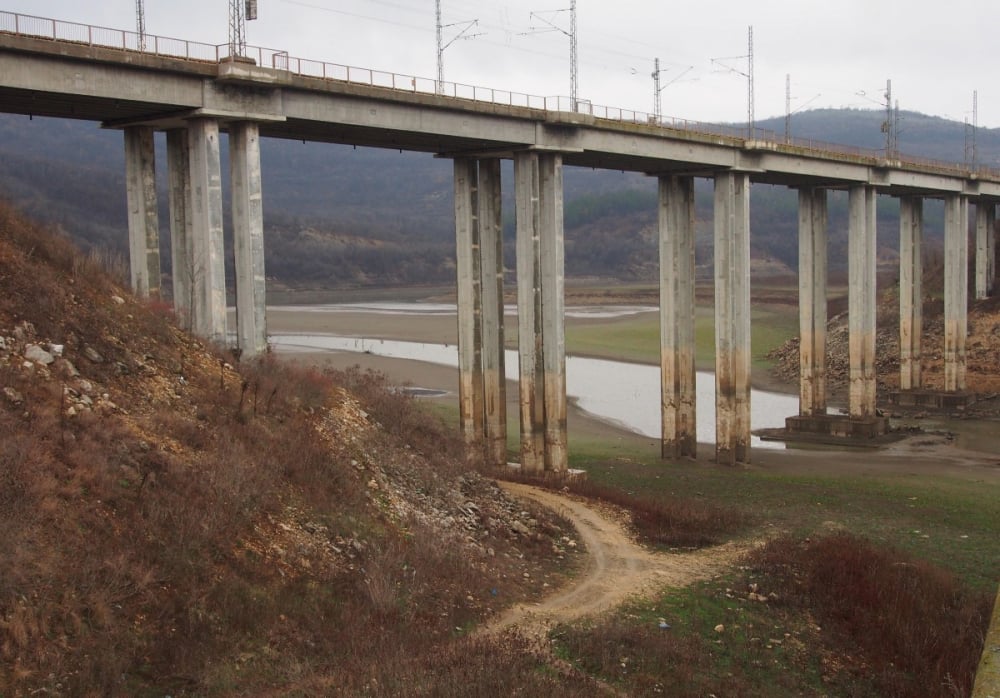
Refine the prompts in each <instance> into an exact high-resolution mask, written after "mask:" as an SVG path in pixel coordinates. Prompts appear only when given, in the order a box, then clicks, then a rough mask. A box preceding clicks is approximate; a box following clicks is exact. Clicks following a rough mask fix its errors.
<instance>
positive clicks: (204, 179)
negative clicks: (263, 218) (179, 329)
mask: <svg viewBox="0 0 1000 698" xmlns="http://www.w3.org/2000/svg"><path fill="white" fill-rule="evenodd" d="M188 164H189V166H190V178H191V210H190V215H191V249H192V265H191V279H192V283H191V299H190V301H191V329H192V331H193V332H194V333H195V334H196V335H198V336H199V337H202V338H204V339H207V340H209V341H213V342H217V343H220V344H222V343H224V342H225V341H226V269H225V263H224V258H223V255H224V251H223V244H222V165H221V162H220V154H219V123H218V121H217V120H215V119H211V118H197V119H191V120H190V121H188Z"/></svg>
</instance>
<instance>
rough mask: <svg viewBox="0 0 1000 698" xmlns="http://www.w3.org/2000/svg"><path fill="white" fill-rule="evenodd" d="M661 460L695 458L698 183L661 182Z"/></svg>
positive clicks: (677, 179) (685, 180)
mask: <svg viewBox="0 0 1000 698" xmlns="http://www.w3.org/2000/svg"><path fill="white" fill-rule="evenodd" d="M659 239H660V381H661V390H660V396H661V398H660V414H661V425H662V445H661V455H662V457H663V458H665V459H674V458H681V457H684V456H690V457H692V458H693V457H695V456H696V455H697V447H698V443H697V441H698V431H697V425H696V422H695V417H696V406H697V390H696V386H695V362H694V353H695V352H694V267H695V259H694V178H692V177H660V178H659Z"/></svg>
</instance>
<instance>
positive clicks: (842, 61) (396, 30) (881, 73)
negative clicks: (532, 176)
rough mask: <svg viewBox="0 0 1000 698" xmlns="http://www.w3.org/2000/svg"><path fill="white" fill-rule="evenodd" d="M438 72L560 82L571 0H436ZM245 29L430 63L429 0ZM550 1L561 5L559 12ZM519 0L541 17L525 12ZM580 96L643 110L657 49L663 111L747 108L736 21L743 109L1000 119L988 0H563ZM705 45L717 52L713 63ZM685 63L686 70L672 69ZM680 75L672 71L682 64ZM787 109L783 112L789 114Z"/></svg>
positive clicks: (314, 10) (102, 15)
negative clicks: (440, 29) (892, 111)
mask: <svg viewBox="0 0 1000 698" xmlns="http://www.w3.org/2000/svg"><path fill="white" fill-rule="evenodd" d="M144 2H145V14H146V32H147V34H155V35H159V36H167V37H175V38H183V39H190V40H196V41H201V42H205V43H210V44H224V43H226V42H227V41H228V38H227V37H228V34H227V30H228V8H229V2H228V0H169V1H168V0H144ZM441 3H442V15H443V24H446V25H448V24H451V25H453V26H448V27H446V28H445V29H444V37H445V42H448V41H450V40H451V39H452V38H454V37H455V36H456V34H457V33H458V32H459V31H461V30H462V27H463V25H464V23H466V22H468V21H471V20H478V26H476V27H474V28H472V29H471V32H472V33H481V35H480V36H476V37H474V38H471V39H469V40H456V41H454V42H453V43H452V44H451V45H450V46H448V47H447V49H446V50H445V52H444V63H445V79H446V80H449V81H454V82H460V83H466V84H470V85H481V86H487V87H497V88H503V89H509V90H512V91H517V92H524V93H529V94H536V95H568V94H569V73H570V70H569V38H568V36H567V35H566V34H564V33H561V32H560V31H549V32H546V33H531V31H532V28H536V29H539V28H547V27H548V26H549V25H547V24H546V23H545V21H544V20H548V21H549V22H551V23H552V24H555V25H557V26H558V27H560V28H561V29H563V30H565V31H566V32H567V33H568V31H569V28H570V13H569V4H570V0H498V1H496V2H490V1H488V0H441ZM258 4H259V17H260V18H259V19H258V20H257V21H254V22H248V23H247V42H248V44H252V45H259V46H265V47H268V48H274V49H282V50H286V51H288V53H289V54H290V55H292V56H298V57H302V58H314V59H319V60H325V61H329V62H332V63H339V64H347V65H352V66H360V67H372V68H378V69H383V70H388V71H393V72H397V73H402V74H407V75H416V76H419V77H427V78H434V77H435V76H436V74H437V63H436V60H437V52H436V38H435V0H258ZM0 10H6V11H10V12H19V13H23V14H29V15H34V16H41V17H49V18H55V19H64V20H70V21H76V22H82V23H88V24H95V25H101V26H106V27H112V28H121V29H129V30H134V29H135V26H136V3H135V0H102V1H101V2H99V3H98V2H86V1H81V0H0ZM559 10H563V11H559ZM532 12H534V13H536V14H537V15H539V16H540V17H541V19H538V18H532V17H531V13H532ZM577 25H578V28H577V36H578V43H579V85H580V88H579V96H580V98H582V99H588V100H590V101H591V102H593V103H594V104H597V105H610V106H616V107H623V108H627V109H634V110H639V111H644V112H652V111H653V79H652V75H651V74H652V72H653V59H654V57H658V58H659V59H660V67H661V69H662V70H663V72H662V73H661V81H662V84H664V85H666V84H667V83H668V82H669V81H671V80H673V79H674V78H675V77H676V78H679V79H678V80H677V82H675V83H673V84H670V85H668V86H666V87H664V88H663V91H662V93H661V94H662V100H663V112H664V114H665V115H667V116H675V117H680V118H688V119H693V120H702V121H731V122H744V123H745V122H746V119H747V79H746V77H745V76H744V75H743V74H741V73H744V74H745V73H746V72H747V70H748V61H747V54H748V41H747V29H748V27H749V26H751V25H752V26H753V37H754V71H753V74H754V87H755V113H756V117H757V119H758V120H759V119H763V118H767V117H771V116H783V115H784V114H785V108H786V107H785V105H786V100H785V92H786V91H785V81H786V75H790V76H791V109H792V111H793V112H794V111H796V110H805V109H812V108H816V107H856V108H863V109H878V108H879V107H880V105H884V103H885V87H886V80H887V79H891V80H892V91H893V92H892V94H893V101H895V100H898V101H899V105H900V108H901V109H904V110H915V111H920V112H924V113H927V114H933V115H937V116H943V117H947V118H951V119H955V120H957V121H964V120H966V119H968V120H969V121H972V116H973V109H972V104H973V91H974V90H978V93H979V112H978V115H979V116H978V119H979V124H980V125H981V126H987V127H997V126H1000V80H998V79H997V76H996V68H997V65H998V63H1000V57H998V54H997V51H996V49H995V47H996V45H997V40H996V31H997V29H998V28H1000V2H997V1H996V0H951V1H950V2H941V0H933V1H932V0H827V1H823V2H819V1H813V0H797V1H791V0H742V1H736V0H692V1H689V2H672V1H670V0H577ZM713 59H723V60H721V61H718V60H716V61H715V62H714V63H713ZM684 71H687V72H684ZM682 74H683V75H682ZM793 118H794V117H793Z"/></svg>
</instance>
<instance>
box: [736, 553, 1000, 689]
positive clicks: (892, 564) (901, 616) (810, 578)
mask: <svg viewBox="0 0 1000 698" xmlns="http://www.w3.org/2000/svg"><path fill="white" fill-rule="evenodd" d="M752 564H753V565H754V566H755V567H756V568H757V569H758V570H760V571H763V572H764V573H765V576H766V578H767V579H768V582H767V584H768V588H769V589H774V590H775V591H776V592H777V594H778V597H779V598H780V599H783V600H784V604H783V605H784V608H785V609H786V610H787V611H788V612H789V613H792V614H809V616H811V617H812V618H814V619H815V621H816V622H817V623H819V624H820V625H821V626H822V627H823V629H824V633H825V634H826V635H828V636H829V637H830V639H829V640H827V641H826V643H825V644H826V645H827V650H826V651H827V653H830V654H831V655H834V656H836V660H835V661H834V662H833V663H831V665H832V666H836V665H839V666H840V667H841V669H840V671H841V672H842V673H844V674H847V675H851V674H854V678H863V679H864V680H866V681H871V682H872V683H873V684H874V687H875V689H876V690H877V692H878V695H881V696H898V697H899V698H906V697H912V698H933V697H935V696H940V697H941V698H947V697H950V696H956V695H969V693H970V692H971V690H972V684H973V681H974V679H975V672H976V667H977V665H978V663H979V656H980V653H981V652H982V647H983V638H984V633H985V628H986V626H987V624H988V622H989V616H990V609H991V606H992V598H991V597H990V596H988V595H986V594H974V593H970V592H968V591H966V590H964V589H963V588H962V587H961V586H960V585H959V584H958V582H957V580H956V579H955V578H954V577H953V576H952V575H950V574H948V573H947V572H944V571H943V570H941V569H940V568H936V567H933V566H932V565H930V564H928V563H925V562H922V561H920V560H915V559H911V558H909V557H907V556H904V555H902V554H900V553H896V552H894V551H892V550H888V549H885V548H879V547H876V546H875V545H873V544H872V543H870V542H868V541H866V540H864V539H861V538H858V537H856V536H853V535H850V534H847V533H843V534H836V535H830V536H826V537H823V538H819V539H816V540H812V541H806V542H804V543H799V542H797V541H794V540H791V539H781V540H777V541H773V542H771V543H769V544H768V545H767V546H765V547H764V548H763V549H761V550H759V551H758V552H757V553H755V554H754V555H753V562H752ZM837 673H838V672H837V671H832V672H831V673H830V675H829V676H828V678H830V679H831V680H832V681H838V680H841V678H842V677H837V676H836V674H837ZM848 681H850V678H848Z"/></svg>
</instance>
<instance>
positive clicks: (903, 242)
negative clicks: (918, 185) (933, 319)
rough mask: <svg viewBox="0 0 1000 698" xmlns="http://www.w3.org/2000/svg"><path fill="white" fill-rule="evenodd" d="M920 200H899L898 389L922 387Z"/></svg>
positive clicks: (922, 210)
mask: <svg viewBox="0 0 1000 698" xmlns="http://www.w3.org/2000/svg"><path fill="white" fill-rule="evenodd" d="M923 225H924V200H923V199H922V198H920V197H919V196H904V197H903V198H901V199H900V200H899V387H900V389H901V390H916V389H919V388H920V387H922V378H921V375H920V373H921V358H920V357H921V336H922V334H923V290H922V286H923V253H922V251H921V248H922V246H923Z"/></svg>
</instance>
